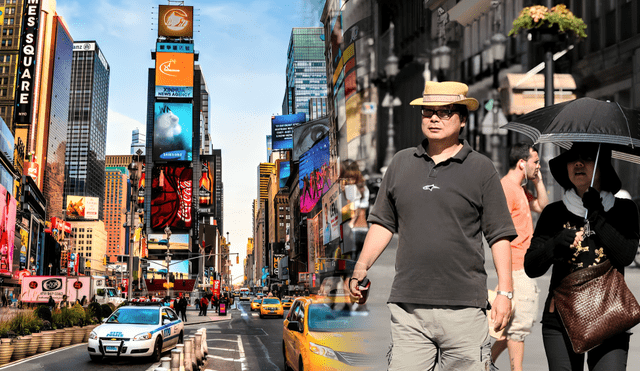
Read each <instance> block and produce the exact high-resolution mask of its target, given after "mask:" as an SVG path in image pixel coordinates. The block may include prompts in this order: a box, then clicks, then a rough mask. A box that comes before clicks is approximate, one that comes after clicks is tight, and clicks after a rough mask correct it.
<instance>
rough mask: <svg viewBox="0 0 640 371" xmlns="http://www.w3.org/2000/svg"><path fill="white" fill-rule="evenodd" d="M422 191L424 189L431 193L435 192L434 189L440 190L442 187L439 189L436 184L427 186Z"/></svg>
mask: <svg viewBox="0 0 640 371" xmlns="http://www.w3.org/2000/svg"><path fill="white" fill-rule="evenodd" d="M422 189H424V190H425V191H429V192H431V191H433V190H434V189H440V187H438V186H437V185H435V184H429V185H426V186H424V187H422Z"/></svg>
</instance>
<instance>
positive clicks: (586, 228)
mask: <svg viewBox="0 0 640 371" xmlns="http://www.w3.org/2000/svg"><path fill="white" fill-rule="evenodd" d="M600 146H602V143H598V152H597V153H596V162H595V164H593V174H591V187H592V188H593V182H594V180H595V178H596V169H597V168H598V159H599V158H600ZM588 214H589V210H585V211H584V220H585V223H584V229H583V230H584V236H585V237H589V236H591V235H592V234H593V232H592V231H591V226H590V225H589V219H587V216H588Z"/></svg>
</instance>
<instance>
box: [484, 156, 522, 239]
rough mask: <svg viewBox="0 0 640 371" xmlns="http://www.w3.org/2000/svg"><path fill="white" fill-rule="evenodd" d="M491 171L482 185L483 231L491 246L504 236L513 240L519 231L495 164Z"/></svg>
mask: <svg viewBox="0 0 640 371" xmlns="http://www.w3.org/2000/svg"><path fill="white" fill-rule="evenodd" d="M490 171H491V175H490V176H489V177H488V178H487V179H486V180H485V182H484V184H483V186H482V207H483V212H482V232H483V233H484V235H485V238H486V239H487V242H488V243H489V246H493V244H494V243H496V242H497V241H498V240H500V239H503V238H506V239H508V240H509V241H513V239H514V238H516V237H517V236H518V233H517V232H516V229H515V227H514V226H513V220H511V214H510V213H509V208H508V206H507V199H506V197H505V195H504V190H503V189H502V184H501V183H500V179H499V178H498V173H497V172H496V170H495V168H493V166H492V169H491V170H490Z"/></svg>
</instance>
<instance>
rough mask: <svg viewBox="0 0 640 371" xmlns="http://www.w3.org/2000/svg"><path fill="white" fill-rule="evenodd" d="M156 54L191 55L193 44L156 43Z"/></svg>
mask: <svg viewBox="0 0 640 371" xmlns="http://www.w3.org/2000/svg"><path fill="white" fill-rule="evenodd" d="M156 51H157V52H173V53H193V44H184V43H156Z"/></svg>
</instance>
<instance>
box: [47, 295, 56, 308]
mask: <svg viewBox="0 0 640 371" xmlns="http://www.w3.org/2000/svg"><path fill="white" fill-rule="evenodd" d="M47 305H48V306H49V310H51V311H53V309H54V308H55V307H56V301H55V300H53V296H49V301H48V302H47Z"/></svg>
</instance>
